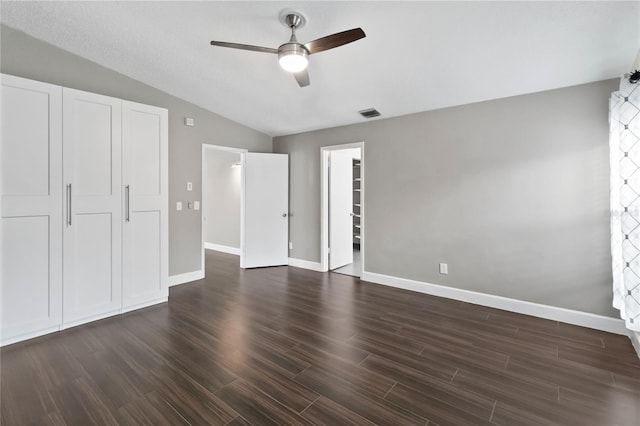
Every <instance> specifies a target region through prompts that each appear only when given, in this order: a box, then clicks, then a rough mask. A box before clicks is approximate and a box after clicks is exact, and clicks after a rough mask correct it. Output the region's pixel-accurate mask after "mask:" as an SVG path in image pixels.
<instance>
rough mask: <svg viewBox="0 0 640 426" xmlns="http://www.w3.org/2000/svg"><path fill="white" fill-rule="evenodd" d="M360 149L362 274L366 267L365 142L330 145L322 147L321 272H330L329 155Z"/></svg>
mask: <svg viewBox="0 0 640 426" xmlns="http://www.w3.org/2000/svg"><path fill="white" fill-rule="evenodd" d="M352 148H360V178H361V179H362V180H361V182H360V213H361V218H360V259H361V260H362V272H363V273H364V267H365V226H364V224H365V221H366V217H367V215H366V209H365V185H366V181H367V180H366V179H365V168H366V162H365V156H364V154H365V152H364V142H353V143H346V144H342V145H330V146H323V147H320V267H321V268H322V269H321V272H327V271H328V270H329V173H328V166H329V154H330V153H331V151H341V150H343V149H352Z"/></svg>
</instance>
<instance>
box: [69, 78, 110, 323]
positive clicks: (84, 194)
mask: <svg viewBox="0 0 640 426" xmlns="http://www.w3.org/2000/svg"><path fill="white" fill-rule="evenodd" d="M121 108H122V101H121V100H120V99H115V98H110V97H106V96H101V95H96V94H93V93H86V92H81V91H78V90H73V89H67V88H64V89H63V129H64V136H63V137H64V153H63V156H64V158H63V170H64V184H65V185H66V186H65V191H66V193H65V205H64V218H65V220H66V224H65V226H64V313H63V327H69V326H73V325H76V324H79V323H83V322H87V321H91V320H94V319H98V318H102V317H105V316H109V315H113V314H117V313H118V312H120V308H121V307H122V228H121V226H122V181H121V177H122V160H121V159H122V152H121V148H122V134H121V130H122V129H121V121H122V115H121V114H122V112H121Z"/></svg>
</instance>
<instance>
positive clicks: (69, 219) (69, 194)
mask: <svg viewBox="0 0 640 426" xmlns="http://www.w3.org/2000/svg"><path fill="white" fill-rule="evenodd" d="M71 216H72V214H71V184H68V185H67V226H71Z"/></svg>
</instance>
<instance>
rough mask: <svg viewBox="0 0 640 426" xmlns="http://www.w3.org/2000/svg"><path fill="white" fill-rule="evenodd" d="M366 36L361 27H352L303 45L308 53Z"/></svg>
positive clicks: (331, 47) (321, 50)
mask: <svg viewBox="0 0 640 426" xmlns="http://www.w3.org/2000/svg"><path fill="white" fill-rule="evenodd" d="M366 36H367V35H366V34H365V33H364V31H362V28H354V29H351V30H346V31H342V32H340V33H335V34H331V35H328V36H326V37H321V38H319V39H316V40H313V41H310V42H309V43H307V44H305V45H304V47H306V48H307V50H308V51H309V53H318V52H323V51H325V50H329V49H333V48H334V47H340V46H342V45H344V44H348V43H351V42H353V41H356V40H360V39H361V38H364V37H366Z"/></svg>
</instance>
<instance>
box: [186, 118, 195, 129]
mask: <svg viewBox="0 0 640 426" xmlns="http://www.w3.org/2000/svg"><path fill="white" fill-rule="evenodd" d="M184 125H185V126H189V127H193V126H195V125H196V122H195V120H194V119H193V118H191V117H185V118H184Z"/></svg>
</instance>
